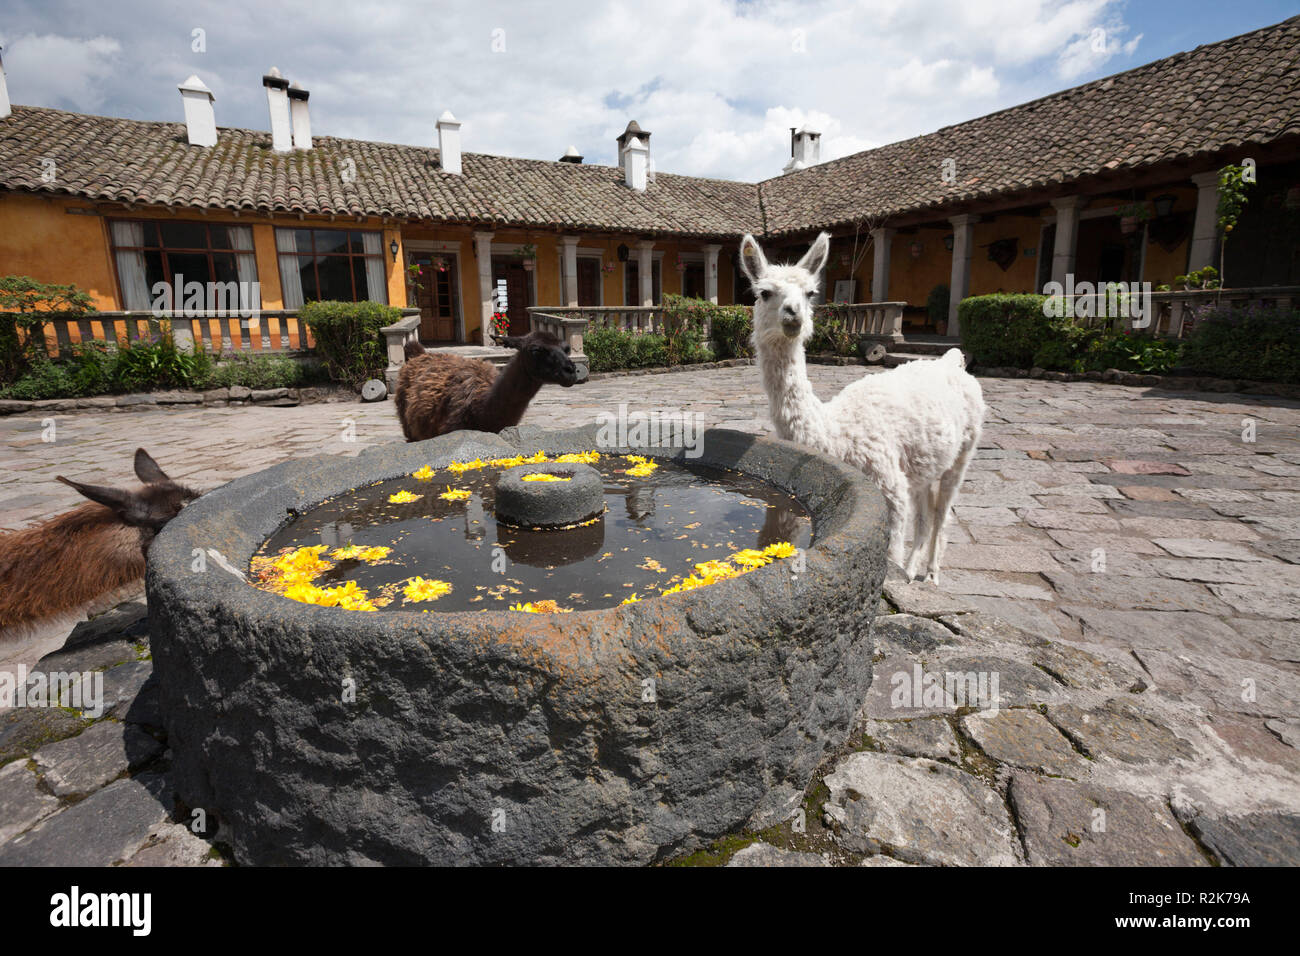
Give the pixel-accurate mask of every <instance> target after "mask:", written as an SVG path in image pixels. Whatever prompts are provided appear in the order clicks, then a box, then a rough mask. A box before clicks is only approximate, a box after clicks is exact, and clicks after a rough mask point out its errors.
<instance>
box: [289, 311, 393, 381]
mask: <svg viewBox="0 0 1300 956" xmlns="http://www.w3.org/2000/svg"><path fill="white" fill-rule="evenodd" d="M298 317H299V318H300V319H301V320H302V321H303V322H305V323H306V324H307V328H308V329H310V330H311V334H312V338H314V339H315V341H316V354H317V355H319V356H320V360H321V364H322V365H323V366H324V367H325V370H326V372H327V373H328V374H329V377H330V378H332V379H333V380H334V381H336V382H345V383H347V384H349V385H354V386H355V385H360V384H361V383H362V382H364V381H365V380H366V379H369V378H380V377H382V375H383V371H384V369H385V368H386V367H387V365H388V355H387V350H386V349H385V345H384V337H383V335H382V334H381V333H380V331H379V330H380V329H382V328H383V327H384V326H386V325H392V324H393V323H394V322H396V321H397V320H398V319H400V318H401V317H402V310H401V309H398V308H396V307H394V306H389V305H383V304H382V303H379V302H308V303H307V304H306V305H304V306H303V307H302V309H301V310H300V311H299V313H298Z"/></svg>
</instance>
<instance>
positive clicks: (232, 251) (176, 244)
mask: <svg viewBox="0 0 1300 956" xmlns="http://www.w3.org/2000/svg"><path fill="white" fill-rule="evenodd" d="M109 235H110V237H111V239H112V244H113V259H114V262H115V263H116V265H117V279H118V286H119V291H120V293H121V301H122V308H124V309H126V310H127V311H130V312H145V311H148V310H149V309H150V308H151V307H152V305H153V302H154V300H155V299H156V298H157V297H156V296H155V295H154V286H155V285H156V284H157V283H160V282H162V283H166V285H167V286H168V287H170V288H172V289H175V288H176V286H177V283H180V284H181V285H182V289H181V293H182V295H184V288H183V286H187V285H189V284H190V283H191V282H199V283H202V284H203V286H204V293H205V294H204V302H203V309H204V310H223V309H230V310H234V309H236V308H241V307H243V308H252V309H260V308H261V301H260V296H259V294H258V291H257V285H256V283H257V259H256V257H255V256H254V255H253V230H252V228H251V227H249V226H228V225H219V224H216V223H206V222H185V221H183V220H172V221H157V220H151V219H146V220H128V219H117V220H113V221H111V222H110V223H109ZM208 283H218V284H220V286H221V287H222V288H220V289H216V290H214V291H215V295H212V296H209V295H208V291H209V289H212V287H210V286H209V285H208ZM227 283H238V285H237V286H228V285H227ZM227 290H230V291H234V292H235V296H231V295H230V294H229V292H228V291H227ZM183 301H184V299H182V300H181V301H180V302H176V301H174V302H173V307H174V308H177V309H179V308H180V307H181V305H182V302H183Z"/></svg>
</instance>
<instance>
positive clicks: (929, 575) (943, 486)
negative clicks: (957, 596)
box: [925, 441, 975, 584]
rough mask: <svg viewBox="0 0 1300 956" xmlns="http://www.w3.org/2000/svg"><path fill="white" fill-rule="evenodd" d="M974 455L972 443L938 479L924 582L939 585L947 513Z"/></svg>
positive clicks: (945, 541)
mask: <svg viewBox="0 0 1300 956" xmlns="http://www.w3.org/2000/svg"><path fill="white" fill-rule="evenodd" d="M974 455H975V442H974V441H972V442H971V443H970V444H969V445H967V446H966V447H965V448H963V449H962V452H961V456H960V457H959V458H958V459H957V461H956V463H955V464H954V465H953V466H952V467H951V468H949V469H948V471H947V472H946V473H945V474H944V476H943V477H942V478H941V479H939V488H938V491H937V493H936V494H935V498H934V513H933V516H932V517H931V519H930V521H931V527H930V561H929V566H928V568H927V570H926V575H925V580H926V581H928V582H931V583H933V584H938V583H939V562H940V561H942V560H943V551H944V548H946V547H947V546H948V539H947V538H946V537H945V536H944V527H945V526H946V525H947V523H948V512H949V511H950V510H951V509H952V503H953V501H954V500H956V498H957V492H958V491H960V490H961V484H962V482H963V481H965V480H966V466H967V465H969V464H970V460H971V458H973V457H974Z"/></svg>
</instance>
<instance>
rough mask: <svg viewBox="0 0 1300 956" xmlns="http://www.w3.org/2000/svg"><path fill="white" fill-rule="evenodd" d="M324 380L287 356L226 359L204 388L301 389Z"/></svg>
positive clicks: (206, 380)
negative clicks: (236, 386)
mask: <svg viewBox="0 0 1300 956" xmlns="http://www.w3.org/2000/svg"><path fill="white" fill-rule="evenodd" d="M320 377H321V375H320V374H316V375H313V374H312V371H311V370H308V369H307V368H305V367H304V366H303V365H302V364H301V363H299V362H297V361H295V360H293V359H291V358H287V357H285V356H283V355H245V354H242V353H238V352H237V353H234V354H227V355H223V356H222V357H221V359H220V361H219V362H217V363H216V364H214V365H213V366H212V370H211V372H210V373H209V374H208V376H207V378H206V379H205V380H204V382H203V384H202V385H201V386H200V387H202V388H229V387H230V386H232V385H242V386H244V387H245V388H253V389H267V388H297V387H298V386H299V385H304V384H308V383H310V382H312V381H315V380H317V379H319V378H320Z"/></svg>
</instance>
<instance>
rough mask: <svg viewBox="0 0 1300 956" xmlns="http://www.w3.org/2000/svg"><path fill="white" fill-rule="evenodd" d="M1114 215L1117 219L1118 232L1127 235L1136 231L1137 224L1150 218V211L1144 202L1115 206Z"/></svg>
mask: <svg viewBox="0 0 1300 956" xmlns="http://www.w3.org/2000/svg"><path fill="white" fill-rule="evenodd" d="M1115 215H1116V216H1118V217H1119V231H1120V232H1122V233H1124V234H1125V235H1129V234H1130V233H1133V232H1136V231H1137V227H1138V224H1139V223H1143V222H1146V221H1147V220H1148V219H1150V218H1151V209H1150V207H1148V206H1147V204H1146V203H1144V202H1132V203H1128V204H1127V205H1124V206H1116V207H1115Z"/></svg>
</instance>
